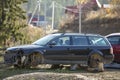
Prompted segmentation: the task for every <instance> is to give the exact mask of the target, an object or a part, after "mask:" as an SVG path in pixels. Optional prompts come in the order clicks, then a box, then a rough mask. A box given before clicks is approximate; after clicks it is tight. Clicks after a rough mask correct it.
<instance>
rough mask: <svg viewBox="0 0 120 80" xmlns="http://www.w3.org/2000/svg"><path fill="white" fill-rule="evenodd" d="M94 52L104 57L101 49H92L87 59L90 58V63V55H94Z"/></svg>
mask: <svg viewBox="0 0 120 80" xmlns="http://www.w3.org/2000/svg"><path fill="white" fill-rule="evenodd" d="M93 54H99V55H100V56H102V57H103V56H104V55H103V53H102V52H101V51H99V50H93V51H91V52H90V53H89V55H88V58H87V59H88V60H87V62H88V64H89V60H90V56H91V55H93Z"/></svg>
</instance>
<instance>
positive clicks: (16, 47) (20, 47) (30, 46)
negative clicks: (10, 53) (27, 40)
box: [7, 44, 42, 50]
mask: <svg viewBox="0 0 120 80" xmlns="http://www.w3.org/2000/svg"><path fill="white" fill-rule="evenodd" d="M35 48H36V49H37V48H42V46H39V45H33V44H31V45H20V46H14V47H10V48H7V50H16V49H35Z"/></svg>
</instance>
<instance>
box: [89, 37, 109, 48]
mask: <svg viewBox="0 0 120 80" xmlns="http://www.w3.org/2000/svg"><path fill="white" fill-rule="evenodd" d="M88 38H89V41H90V45H96V46H107V45H109V43H108V42H107V40H105V38H103V37H100V36H90V37H88Z"/></svg>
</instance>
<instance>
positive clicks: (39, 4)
mask: <svg viewBox="0 0 120 80" xmlns="http://www.w3.org/2000/svg"><path fill="white" fill-rule="evenodd" d="M37 2H38V22H37V26H38V25H39V23H40V6H41V3H40V2H41V0H38V1H37Z"/></svg>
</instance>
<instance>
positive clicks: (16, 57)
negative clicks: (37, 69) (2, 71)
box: [4, 50, 26, 67]
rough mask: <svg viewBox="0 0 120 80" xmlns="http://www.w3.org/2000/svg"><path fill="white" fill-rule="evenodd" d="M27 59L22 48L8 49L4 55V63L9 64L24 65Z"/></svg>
mask: <svg viewBox="0 0 120 80" xmlns="http://www.w3.org/2000/svg"><path fill="white" fill-rule="evenodd" d="M25 59H26V56H25V55H24V52H23V51H22V50H15V51H12V50H7V51H6V52H5V55H4V63H5V64H7V65H14V66H19V67H22V66H23V63H24V61H25Z"/></svg>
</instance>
